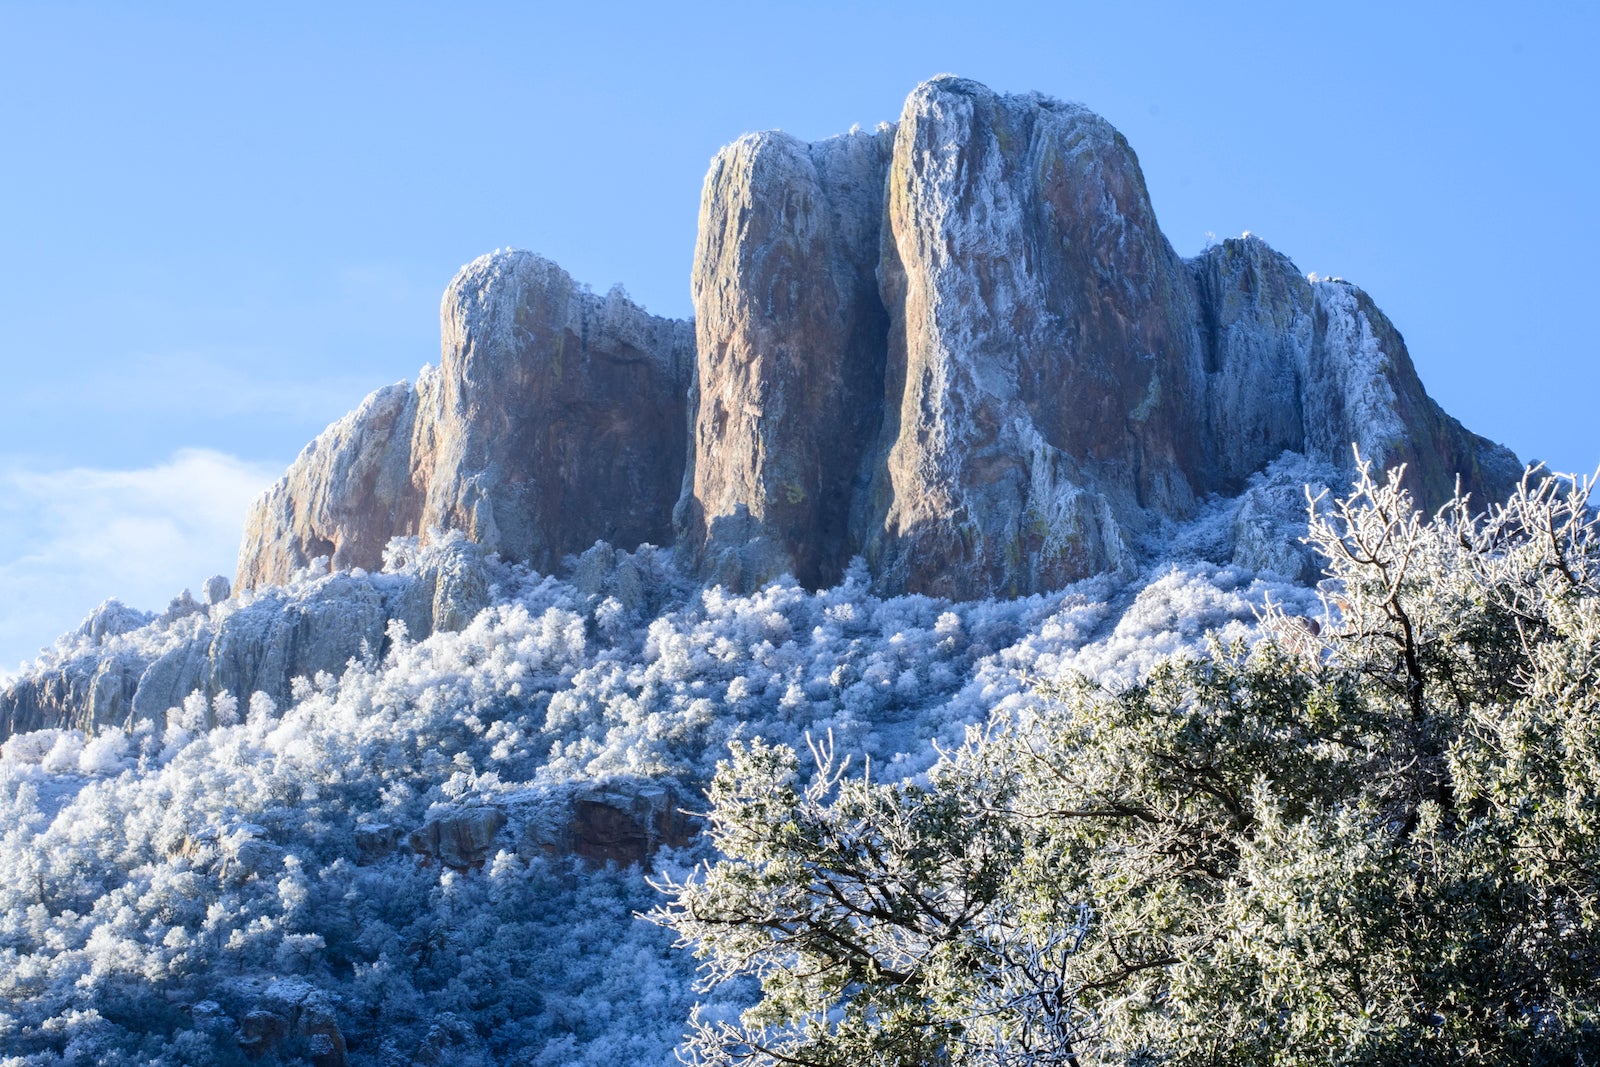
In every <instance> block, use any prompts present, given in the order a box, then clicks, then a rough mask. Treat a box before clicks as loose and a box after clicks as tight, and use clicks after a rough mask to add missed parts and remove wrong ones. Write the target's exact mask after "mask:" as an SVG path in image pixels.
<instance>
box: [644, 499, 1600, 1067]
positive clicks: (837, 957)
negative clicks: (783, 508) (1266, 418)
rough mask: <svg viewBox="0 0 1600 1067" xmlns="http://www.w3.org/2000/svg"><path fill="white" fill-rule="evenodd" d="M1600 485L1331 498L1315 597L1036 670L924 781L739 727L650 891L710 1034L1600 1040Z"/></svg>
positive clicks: (1498, 1046)
mask: <svg viewBox="0 0 1600 1067" xmlns="http://www.w3.org/2000/svg"><path fill="white" fill-rule="evenodd" d="M1588 498H1589V485H1588V484H1584V483H1580V484H1574V483H1572V482H1570V481H1566V480H1562V479H1554V478H1544V479H1535V478H1534V477H1533V476H1532V475H1531V474H1530V477H1529V479H1527V480H1526V481H1525V482H1524V485H1523V486H1522V488H1521V490H1520V491H1519V492H1518V493H1517V494H1516V495H1515V496H1514V497H1513V498H1512V499H1511V500H1510V501H1509V502H1508V503H1507V504H1505V505H1504V506H1500V507H1496V508H1493V509H1491V510H1490V511H1489V513H1487V514H1486V515H1482V516H1474V515H1473V514H1472V512H1471V511H1470V509H1469V507H1468V504H1467V502H1466V501H1464V500H1460V499H1458V500H1456V501H1455V502H1453V503H1452V504H1451V505H1449V506H1447V507H1446V508H1445V509H1444V510H1443V511H1441V512H1440V513H1439V514H1438V515H1437V516H1435V518H1434V519H1433V520H1432V521H1425V520H1424V519H1423V518H1422V517H1421V516H1419V515H1417V514H1416V513H1415V512H1414V510H1413V508H1412V505H1411V501H1410V499H1409V498H1408V497H1407V495H1406V494H1405V493H1404V491H1403V490H1402V489H1401V488H1400V483H1399V480H1398V475H1397V474H1396V475H1392V476H1391V477H1390V478H1389V479H1388V480H1387V482H1386V483H1383V484H1379V483H1377V482H1375V481H1374V480H1373V479H1372V478H1371V476H1370V473H1369V472H1368V471H1367V470H1365V469H1363V471H1362V474H1361V477H1360V480H1359V482H1358V484H1357V486H1356V488H1355V491H1354V492H1353V494H1352V495H1351V496H1350V497H1348V498H1346V499H1344V500H1342V501H1336V502H1334V503H1333V505H1332V506H1331V508H1329V507H1328V506H1326V505H1325V504H1324V503H1323V502H1322V501H1320V500H1319V501H1314V502H1313V509H1312V517H1311V524H1310V536H1309V540H1310V542H1311V543H1312V544H1313V545H1314V546H1315V547H1316V548H1318V549H1319V550H1320V551H1321V553H1322V554H1323V556H1324V557H1325V560H1326V564H1325V566H1326V570H1327V573H1328V575H1329V578H1330V580H1329V582H1328V583H1326V584H1327V587H1328V589H1329V590H1330V593H1329V600H1330V603H1329V605H1328V611H1327V612H1326V614H1325V617H1324V619H1323V620H1322V621H1321V623H1320V624H1318V623H1317V622H1314V621H1312V620H1309V619H1303V618H1295V617H1290V616H1286V615H1284V614H1283V613H1281V612H1278V611H1271V612H1269V613H1268V614H1267V616H1266V617H1265V618H1264V619H1263V620H1262V621H1263V627H1262V630H1263V633H1264V637H1263V639H1262V640H1260V641H1259V642H1258V643H1256V644H1254V645H1253V646H1245V645H1243V644H1235V645H1231V646H1227V647H1223V646H1221V645H1219V644H1216V643H1213V644H1212V645H1211V646H1210V647H1209V648H1208V649H1207V650H1206V651H1205V653H1204V654H1203V655H1199V656H1187V657H1180V658H1175V659H1171V660H1169V661H1166V662H1164V663H1163V664H1161V665H1160V666H1159V667H1158V668H1156V669H1155V670H1153V671H1152V672H1151V673H1150V674H1149V675H1147V676H1146V677H1145V678H1144V679H1142V680H1141V681H1140V682H1139V683H1138V684H1136V685H1133V686H1130V687H1127V688H1124V689H1121V690H1112V689H1109V688H1106V687H1102V686H1099V685H1096V684H1094V683H1093V682H1091V681H1089V680H1086V679H1064V680H1058V681H1053V682H1050V683H1047V684H1045V685H1042V686H1041V687H1040V690H1039V692H1040V699H1039V701H1038V702H1037V704H1036V705H1035V706H1034V707H1033V708H1032V709H1030V710H1029V711H1028V712H1026V713H1024V714H1020V715H1014V716H1007V717H997V718H996V719H995V720H994V721H992V722H991V723H990V724H989V725H988V726H987V727H986V728H985V729H984V730H981V731H974V732H973V733H971V734H970V735H969V738H968V741H967V743H966V745H965V746H963V747H962V748H961V749H959V750H958V751H954V752H950V753H947V754H946V755H945V757H944V759H943V760H942V761H941V763H940V764H939V765H938V766H937V767H936V768H935V769H934V770H933V771H932V772H931V773H930V774H929V775H928V776H927V777H926V779H925V780H922V781H919V782H914V783H913V782H903V783H879V782H873V781H871V779H870V776H862V777H859V778H857V777H850V776H847V775H846V773H845V768H844V766H843V765H841V764H839V763H837V761H835V760H834V758H833V755H832V752H831V746H828V745H824V746H820V747H818V748H817V750H816V751H815V753H814V755H815V757H816V761H817V764H818V767H819V772H818V773H817V774H816V775H815V777H813V778H812V779H811V780H810V782H809V783H808V784H807V783H803V782H802V781H801V778H800V774H799V767H800V764H799V760H798V758H797V757H796V754H795V753H794V752H793V751H792V750H790V749H788V748H785V747H782V746H766V745H763V744H761V743H760V742H756V743H754V744H751V745H749V746H742V747H741V746H736V747H735V748H734V751H733V755H732V758H731V759H730V760H729V761H727V762H726V763H725V764H724V765H723V766H722V768H721V770H720V772H719V774H718V775H717V778H716V781H715V784H714V785H713V787H712V789H711V793H710V801H711V804H710V807H711V810H710V832H711V834H712V837H713V840H714V842H715V843H716V845H717V846H718V848H719V849H720V851H721V853H722V856H723V857H724V858H722V859H721V860H719V861H718V862H716V863H714V864H710V865H708V866H706V867H704V868H702V869H700V870H699V871H697V872H696V873H695V874H694V875H693V876H692V877H689V878H687V879H684V880H681V881H675V882H671V883H669V884H667V885H666V886H665V887H664V888H666V889H667V890H668V891H669V892H670V893H671V894H672V900H671V902H670V903H668V904H666V905H664V906H663V907H661V908H659V909H658V910H657V911H656V913H655V914H654V918H655V919H656V920H657V921H658V922H661V923H663V924H665V925H669V926H671V927H673V928H674V929H675V930H676V931H677V933H678V934H679V936H680V939H681V941H682V942H683V943H684V944H685V945H690V946H693V948H694V950H695V952H696V953H697V954H698V956H699V957H700V958H701V959H702V960H703V961H704V971H703V974H704V980H705V984H706V988H707V989H709V988H712V987H714V986H717V985H719V984H721V983H723V982H725V981H728V980H731V979H738V978H741V977H743V978H749V977H753V978H755V979H757V980H759V983H760V987H761V995H760V998H759V1000H758V1002H757V1003H756V1004H755V1006H754V1007H753V1008H751V1009H750V1010H749V1011H747V1012H745V1013H744V1015H743V1016H742V1017H741V1018H740V1019H738V1020H737V1021H735V1020H729V1019H710V1018H706V1017H703V1016H697V1018H696V1022H695V1029H694V1032H693V1033H692V1035H691V1037H690V1040H689V1042H688V1045H687V1052H688V1054H689V1055H690V1057H691V1059H692V1061H693V1062H698V1063H705V1064H763V1065H764V1064H772V1065H777V1064H882V1065H891V1064H894V1065H911V1064H938V1063H948V1064H995V1065H1001V1064H1043V1063H1072V1064H1080V1065H1083V1067H1088V1065H1090V1064H1128V1065H1132V1064H1154V1063H1172V1064H1194V1065H1200V1064H1216V1065H1222V1064H1228V1065H1235V1064H1274V1065H1298V1064H1306V1065H1309V1064H1326V1063H1340V1064H1485V1065H1487V1064H1500V1063H1519V1064H1558V1063H1559V1064H1570V1063H1595V1062H1600V708H1597V703H1600V677H1597V674H1600V671H1597V664H1600V538H1597V523H1596V520H1595V517H1594V515H1593V513H1592V512H1591V510H1590V507H1589V499H1588Z"/></svg>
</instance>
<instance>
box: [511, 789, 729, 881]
mask: <svg viewBox="0 0 1600 1067" xmlns="http://www.w3.org/2000/svg"><path fill="white" fill-rule="evenodd" d="M685 799H686V798H685V797H684V795H683V794H682V793H681V792H680V791H679V790H678V789H677V788H676V787H675V786H673V785H672V784H670V783H661V782H653V781H649V780H639V781H634V780H627V779H619V780H615V781H612V782H608V783H605V784H604V785H603V786H600V787H597V788H589V789H579V790H576V791H573V792H572V793H570V794H569V795H568V796H567V797H566V799H565V800H564V801H559V800H558V801H556V802H555V803H554V804H553V805H552V804H551V803H550V802H549V801H544V802H542V804H541V808H542V811H541V817H540V818H538V819H535V820H532V821H530V823H529V825H528V826H527V828H526V830H525V833H524V836H523V840H522V843H521V845H520V846H519V848H518V851H519V852H522V853H524V854H533V853H541V854H544V855H552V856H578V857H580V858H582V859H585V860H588V861H589V862H591V863H596V864H604V863H615V864H617V865H618V866H621V867H626V866H629V865H633V864H636V865H640V866H645V865H647V864H648V863H649V862H650V858H651V857H652V856H653V855H655V852H656V849H658V848H661V847H663V846H668V847H673V848H676V847H681V846H683V845H685V844H687V843H688V842H689V841H690V840H691V839H692V838H693V837H694V836H695V834H697V833H699V832H700V820H699V819H697V818H695V817H693V816H691V815H688V814H686V813H685V812H684V811H683V805H684V803H685Z"/></svg>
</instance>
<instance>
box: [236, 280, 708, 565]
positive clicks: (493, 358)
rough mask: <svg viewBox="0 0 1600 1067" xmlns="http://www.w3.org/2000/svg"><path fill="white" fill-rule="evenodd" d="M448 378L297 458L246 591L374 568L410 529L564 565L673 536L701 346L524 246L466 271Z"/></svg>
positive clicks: (365, 406)
mask: <svg viewBox="0 0 1600 1067" xmlns="http://www.w3.org/2000/svg"><path fill="white" fill-rule="evenodd" d="M440 320H441V325H442V336H443V339H442V354H441V359H440V365H439V368H438V369H437V370H436V371H431V372H429V373H425V374H424V375H423V376H422V378H421V379H420V380H419V381H418V382H417V384H416V386H415V387H411V386H408V385H406V384H405V383H400V384H398V385H392V386H388V387H387V388H384V389H380V390H379V391H377V392H376V393H373V394H372V395H371V396H369V397H368V398H367V399H366V400H365V401H364V402H363V403H362V405H361V407H360V408H358V409H357V410H356V411H354V412H352V413H351V414H349V415H347V416H345V417H344V418H343V419H341V420H339V421H338V422H336V423H334V424H333V425H332V426H330V427H329V428H328V429H327V430H325V431H323V433H322V435H321V436H319V437H318V438H317V439H316V440H315V441H313V442H312V443H311V444H310V445H309V446H307V448H306V450H305V451H304V452H302V453H301V454H300V457H299V459H297V460H296V461H295V463H294V465H293V466H292V467H291V468H290V469H289V471H288V473H287V474H285V476H284V478H283V479H282V480H281V481H279V482H278V484H277V485H275V486H273V487H272V488H271V489H270V490H268V492H267V493H266V494H265V495H264V496H263V497H262V498H261V499H260V500H259V501H257V503H256V505H255V506H254V508H253V509H252V511H251V513H250V516H249V518H248V520H247V522H246V525H245V532H244V540H243V547H242V549H241V551H240V558H239V572H238V584H239V586H240V588H242V589H251V588H255V587H257V586H262V585H274V584H281V583H283V582H285V581H287V580H288V579H289V578H290V577H291V576H292V575H293V574H294V573H295V572H296V571H297V570H300V569H302V568H304V567H306V566H307V565H308V564H310V563H311V562H312V561H313V560H315V559H317V558H318V557H324V556H325V557H329V558H330V560H331V565H332V566H333V568H334V569H336V570H337V569H344V568H348V567H362V568H365V569H368V570H374V569H377V568H378V567H380V566H381V565H382V563H383V549H384V546H385V545H386V544H387V543H388V541H389V539H390V538H392V537H395V536H397V535H412V534H424V535H430V534H431V533H432V532H433V531H443V530H460V531H463V532H464V533H466V534H467V536H468V537H470V538H471V539H472V540H474V541H476V542H478V543H479V544H480V545H482V546H483V547H484V548H485V549H487V550H491V551H498V552H500V553H501V554H503V555H504V556H505V557H506V558H508V559H515V560H518V561H524V562H530V563H533V564H534V565H535V566H538V567H541V568H545V569H549V568H553V567H554V566H555V565H556V564H557V563H558V562H559V561H560V559H561V558H562V557H563V556H564V555H566V554H568V553H574V552H581V551H583V550H584V549H585V548H588V547H589V546H590V545H592V544H593V543H594V542H595V541H597V540H602V539H604V540H609V541H612V542H615V543H623V544H627V545H629V546H630V547H632V546H634V545H638V544H640V543H643V542H646V541H648V542H653V543H666V542H668V541H670V540H671V539H672V536H673V530H672V518H671V516H672V507H673V503H674V502H675V501H676V499H677V496H678V493H679V491H680V488H681V486H682V481H683V470H684V456H685V451H686V447H687V441H686V427H687V425H688V412H687V407H686V404H687V396H688V389H689V378H690V375H691V373H692V360H693V351H694V342H693V335H692V327H691V326H690V324H688V323H684V322H678V321H674V320H670V319H663V318H659V317H656V316H653V315H649V314H646V313H645V312H644V311H643V310H642V309H641V308H639V307H638V306H637V305H636V304H634V303H633V302H632V301H631V300H629V299H628V298H627V296H626V295H625V294H624V293H622V292H621V291H620V290H613V291H612V292H611V293H609V294H608V295H606V296H603V297H601V296H596V295H595V294H594V293H591V292H589V291H588V290H586V289H583V288H581V287H580V286H578V285H577V284H576V283H575V282H574V281H573V280H572V278H571V277H570V276H569V275H568V274H567V273H566V272H565V271H563V270H562V269H561V268H560V267H557V266H556V265H555V264H553V263H551V262H549V261H548V260H545V259H542V258H541V257H539V256H536V255H533V254H531V253H527V252H499V253H495V254H492V255H488V256H483V257H481V258H479V259H477V260H474V261H473V262H472V263H470V264H468V265H467V266H466V267H463V268H462V270H461V272H460V273H459V274H457V275H456V277H455V279H454V280H453V281H452V282H451V283H450V287H449V288H448V289H447V290H446V291H445V296H444V301H443V305H442V307H441V310H440Z"/></svg>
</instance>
